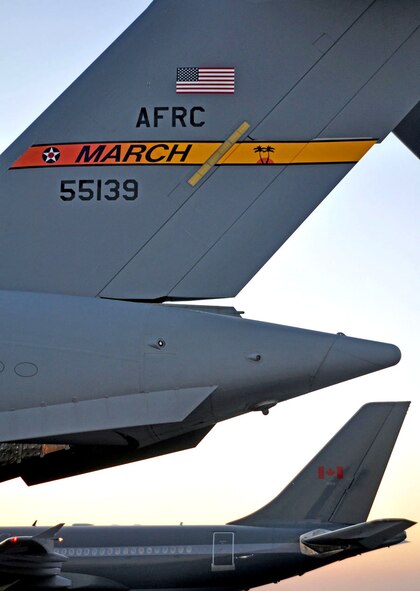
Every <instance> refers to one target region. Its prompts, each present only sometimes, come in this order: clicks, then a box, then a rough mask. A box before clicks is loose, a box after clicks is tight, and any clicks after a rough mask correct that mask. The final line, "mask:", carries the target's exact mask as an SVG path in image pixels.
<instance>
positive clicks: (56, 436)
mask: <svg viewBox="0 0 420 591" xmlns="http://www.w3.org/2000/svg"><path fill="white" fill-rule="evenodd" d="M399 359H400V351H399V349H398V348H397V347H395V346H394V345H390V344H386V343H378V342H375V341H367V340H362V339H356V338H351V337H346V336H344V335H342V334H327V333H321V332H316V331H310V330H304V329H298V328H293V327H288V326H282V325H274V324H268V323H264V322H257V321H253V320H246V319H243V318H240V317H237V316H232V315H230V314H228V315H226V314H217V313H216V314H215V313H212V312H211V311H210V312H207V311H203V309H202V308H199V309H198V310H194V309H193V307H182V306H170V305H166V306H162V305H160V304H143V303H131V302H120V301H110V300H104V299H98V298H85V297H75V296H63V295H51V294H33V293H25V292H0V361H1V363H2V367H3V371H2V372H1V373H0V441H1V442H10V443H16V442H20V443H39V444H54V445H57V444H58V445H65V446H70V448H68V449H67V448H66V449H64V450H63V449H61V448H60V449H58V450H57V449H56V448H53V450H54V453H50V454H48V455H47V457H44V458H42V462H41V463H40V465H39V470H41V474H42V478H44V479H48V468H47V466H49V463H50V462H52V463H54V461H55V460H53V458H54V457H57V461H58V458H60V464H61V466H62V470H63V472H62V476H63V475H65V468H64V467H65V466H66V465H67V464H66V459H65V458H67V457H68V458H70V463H71V465H72V468H71V469H70V467H69V474H72V473H78V472H77V467H76V466H74V461H75V459H76V458H79V460H80V468H79V471H80V472H83V471H84V470H85V469H86V468H87V467H88V466H90V469H94V468H95V456H96V463H97V464H96V465H97V467H103V466H104V465H114V464H119V463H124V462H125V461H134V459H141V458H143V457H151V456H153V455H159V454H160V453H168V452H170V451H173V450H177V449H179V445H181V447H185V444H186V441H185V439H182V441H181V443H180V442H179V437H181V436H185V435H188V434H189V433H191V434H192V435H193V437H192V440H191V442H192V444H193V445H196V444H197V438H196V437H194V433H196V432H198V431H199V432H200V433H202V432H203V430H209V429H210V428H211V426H213V425H214V424H215V423H217V422H218V421H221V420H225V419H228V418H231V417H234V416H238V415H240V414H243V413H246V412H249V411H252V410H257V409H259V410H264V411H265V410H266V409H268V408H270V407H271V406H273V405H274V404H276V403H277V402H281V401H283V400H287V399H289V398H293V397H295V396H299V395H302V394H306V393H308V392H313V391H315V390H317V389H319V388H324V387H326V386H329V385H332V384H336V383H339V382H342V381H344V380H348V379H351V378H355V377H358V376H361V375H365V374H368V373H371V372H374V371H378V370H380V369H383V368H385V367H389V366H391V365H394V364H395V363H398V361H399ZM202 436H203V435H202ZM199 439H200V437H199ZM199 439H198V440H199ZM162 442H167V443H168V445H167V446H166V447H165V448H164V450H165V451H162V446H160V447H159V445H158V448H157V449H156V450H155V451H154V447H153V446H155V445H156V444H161V443H162ZM171 442H172V444H173V445H171ZM72 446H75V448H76V449H75V448H74V447H72ZM77 446H85V447H84V448H82V450H81V453H80V454H77V455H76V456H75V455H74V454H75V451H76V452H77ZM86 446H110V448H109V450H108V452H107V451H106V448H101V451H100V453H99V452H98V450H95V449H94V448H93V449H92V451H91V452H87V451H86ZM116 446H117V447H118V451H116V450H115V447H116ZM32 451H33V450H32ZM126 451H127V452H128V453H127V455H125V452H126ZM4 452H5V453H4V455H3V456H2V457H1V458H0V462H1V463H3V466H0V478H2V479H7V478H12V477H16V476H18V475H22V477H24V478H25V479H26V473H27V472H26V466H32V468H31V473H32V476H30V477H29V481H32V482H33V481H37V477H36V476H34V475H33V473H34V472H35V473H36V467H35V466H33V461H34V459H33V457H31V456H30V457H26V458H22V457H21V456H19V454H18V456H17V457H18V459H20V460H21V461H20V463H18V462H17V461H16V462H15V460H14V459H13V456H12V457H11V454H10V453H9V449H6V450H4ZM56 454H57V455H56ZM24 455H25V454H24ZM41 455H42V447H41V448H40V456H41ZM107 455H109V458H108V460H107V459H106V457H107ZM80 456H82V457H85V458H89V459H88V460H87V459H84V460H82V459H81V458H80ZM38 459H39V458H38ZM107 461H109V462H110V463H108V464H107ZM11 465H14V469H13V470H12V471H10V470H9V467H10V466H11ZM56 474H57V472H56V468H54V469H52V472H51V476H50V477H54V475H56ZM38 481H40V480H38ZM41 481H42V480H41Z"/></svg>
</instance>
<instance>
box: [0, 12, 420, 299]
mask: <svg viewBox="0 0 420 591" xmlns="http://www.w3.org/2000/svg"><path fill="white" fill-rule="evenodd" d="M419 24H420V3H418V2H413V1H412V0H399V1H398V2H373V1H372V0H358V1H357V2H356V1H354V0H323V1H322V2H309V1H308V0H283V1H282V2H278V1H277V2H276V1H275V0H265V1H259V0H258V1H257V0H212V1H211V2H209V1H208V0H182V2H176V1H174V0H172V1H168V0H154V1H153V2H152V3H151V4H150V6H149V7H148V8H147V10H146V11H145V12H144V13H143V14H141V15H140V16H139V18H138V19H137V20H136V21H135V22H134V23H133V24H132V25H131V26H130V27H129V28H128V29H127V30H126V31H125V32H124V33H123V34H122V35H121V36H120V37H119V38H118V39H117V40H116V41H115V42H114V43H113V44H112V45H111V46H110V47H109V48H108V49H107V50H106V51H105V52H104V53H103V54H102V55H101V56H100V57H99V58H98V59H97V60H96V61H95V62H94V63H93V64H92V65H91V66H90V67H89V68H88V69H87V70H86V72H84V73H83V74H82V75H81V76H80V77H79V78H78V79H77V80H76V81H75V82H74V83H73V84H72V85H71V86H70V87H69V88H68V89H67V90H66V91H65V92H64V93H63V94H62V95H61V96H60V97H59V98H58V99H57V100H56V101H55V102H54V103H53V104H52V105H51V106H50V107H49V108H48V109H47V110H46V111H45V112H44V113H43V114H42V115H41V116H40V117H39V118H38V119H37V120H36V121H35V122H34V123H33V124H32V125H31V126H30V127H29V128H28V129H27V130H26V131H25V132H24V133H23V134H22V135H21V136H20V137H19V138H18V139H17V140H16V141H15V142H14V143H13V144H12V145H11V146H10V147H9V148H8V149H7V150H6V151H5V152H4V154H3V155H2V156H0V227H1V231H0V252H1V254H2V257H1V263H0V289H5V290H19V291H32V292H47V293H64V294H68V295H83V296H100V297H104V298H111V299H123V300H142V301H155V302H161V301H165V300H169V301H182V300H187V301H190V300H197V299H205V300H207V299H211V298H225V297H233V296H235V295H236V294H237V293H238V292H239V291H240V290H241V289H242V288H243V286H244V285H245V284H246V283H247V282H248V281H249V280H250V279H251V278H252V277H253V276H254V275H255V273H256V272H257V271H258V270H259V269H260V268H261V267H262V266H263V265H264V264H265V263H266V262H267V260H268V259H269V258H270V257H271V256H272V255H273V254H274V253H275V252H276V251H277V249H278V248H280V247H281V246H282V244H284V242H285V241H286V240H287V239H288V238H289V237H290V236H291V235H292V234H293V232H295V230H296V229H297V228H298V227H299V226H300V224H302V222H303V221H304V220H305V219H306V218H307V217H308V216H309V215H310V213H311V212H312V211H313V210H314V209H315V208H316V207H317V206H318V205H319V204H320V203H321V202H322V201H323V199H324V198H325V197H326V196H327V195H328V194H329V193H330V191H331V190H332V189H333V188H334V187H335V186H336V185H337V183H339V182H340V180H341V179H342V178H343V177H344V176H345V175H346V174H347V173H348V172H349V171H350V170H351V169H352V168H353V166H354V165H355V164H356V163H357V162H358V161H359V160H360V159H361V158H362V157H363V155H364V154H365V153H366V152H367V151H368V150H369V149H370V148H371V147H372V146H373V145H374V144H375V143H376V142H381V141H382V140H383V139H384V138H385V137H386V136H387V135H388V133H390V132H391V131H392V130H393V129H395V128H396V126H398V124H399V122H400V121H401V120H403V119H404V117H405V116H406V115H407V113H408V112H409V111H410V110H411V109H412V108H413V106H414V105H415V103H416V102H417V101H418V96H419V83H418V55H419V53H420V29H419ZM92 27H94V23H92ZM86 43H89V40H88V39H87V40H86ZM244 47H246V48H247V50H246V51H244ZM71 50H72V48H71V46H70V47H69V52H71ZM12 51H13V50H11V54H10V59H13V53H12ZM28 91H29V93H30V91H31V89H30V88H29V89H28ZM409 121H411V119H410V120H409ZM409 127H410V124H409ZM400 131H401V130H400ZM402 133H403V135H404V136H405V133H404V131H403V132H402ZM5 220H7V222H6V221H5ZM2 222H3V223H2Z"/></svg>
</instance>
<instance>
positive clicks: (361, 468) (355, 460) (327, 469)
mask: <svg viewBox="0 0 420 591" xmlns="http://www.w3.org/2000/svg"><path fill="white" fill-rule="evenodd" d="M409 404H410V403H409V402H389V403H385V402H384V403H371V404H366V405H365V406H363V407H362V408H361V409H360V411H359V412H358V413H357V414H356V415H355V416H354V417H353V418H352V419H351V420H350V421H349V422H348V423H347V424H346V425H345V426H344V427H343V428H342V429H341V430H340V431H339V432H338V433H337V435H336V436H335V437H334V438H333V439H331V441H330V442H329V443H327V445H326V446H325V447H324V448H323V449H322V450H321V451H320V452H319V454H317V455H316V456H315V457H314V459H313V460H311V462H310V463H309V464H308V465H307V466H306V467H305V468H304V469H303V470H302V472H300V473H299V474H298V475H297V476H296V477H295V478H294V479H293V481H292V482H291V483H290V484H289V485H288V486H287V488H285V489H284V491H282V492H281V493H280V495H278V496H277V497H276V498H275V499H273V500H272V501H271V502H270V503H268V504H267V505H266V506H265V507H263V508H262V509H259V510H258V511H256V512H255V513H252V514H251V515H248V516H247V517H244V518H242V519H239V520H237V521H234V522H232V523H235V524H238V525H268V524H275V523H278V522H280V523H281V522H285V521H286V522H288V521H301V520H304V519H320V520H322V521H325V522H328V521H330V522H335V523H359V522H361V521H365V520H366V519H367V516H368V514H369V511H370V508H371V506H372V503H373V500H374V498H375V495H376V492H377V490H378V487H379V484H380V482H381V480H382V476H383V474H384V471H385V468H386V466H387V463H388V460H389V457H390V455H391V452H392V449H393V447H394V444H395V441H396V439H397V437H398V433H399V431H400V428H401V425H402V423H403V421H404V418H405V415H406V413H407V410H408V407H409Z"/></svg>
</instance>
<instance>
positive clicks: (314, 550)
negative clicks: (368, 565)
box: [300, 519, 415, 556]
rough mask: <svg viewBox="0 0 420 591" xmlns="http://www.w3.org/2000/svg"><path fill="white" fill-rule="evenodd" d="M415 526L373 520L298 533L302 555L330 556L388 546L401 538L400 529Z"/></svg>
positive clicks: (408, 523) (397, 520) (412, 522)
mask: <svg viewBox="0 0 420 591" xmlns="http://www.w3.org/2000/svg"><path fill="white" fill-rule="evenodd" d="M413 525H415V522H414V521H410V520H408V519H377V520H375V521H368V522H367V523H358V524H356V525H350V526H348V527H342V528H340V529H336V530H334V531H327V530H313V531H311V532H308V533H306V534H303V535H302V536H300V546H301V550H302V552H303V553H304V554H309V555H314V554H316V555H321V556H322V555H324V556H326V555H331V554H332V553H336V552H341V551H343V550H352V549H354V550H361V549H369V550H373V549H374V548H379V547H381V546H386V545H391V544H393V543H397V542H399V541H403V540H404V539H405V533H404V530H406V529H408V528H409V527H411V526H413Z"/></svg>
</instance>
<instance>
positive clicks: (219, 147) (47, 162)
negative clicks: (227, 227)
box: [11, 121, 376, 187]
mask: <svg viewBox="0 0 420 591" xmlns="http://www.w3.org/2000/svg"><path fill="white" fill-rule="evenodd" d="M248 129H249V124H248V123H247V122H246V121H245V122H244V123H242V125H240V126H239V127H238V129H237V130H236V131H235V132H234V133H233V134H232V135H231V136H230V137H229V138H228V139H227V140H226V141H225V142H223V143H222V142H186V141H182V142H103V143H100V142H96V143H86V144H83V143H80V144H60V143H56V144H54V146H53V147H54V150H53V151H51V146H45V145H41V146H39V145H37V146H31V147H30V148H28V149H27V150H26V152H24V154H22V155H21V156H20V157H19V158H18V160H16V162H15V163H14V164H13V165H12V166H11V168H14V169H19V168H41V167H43V168H56V167H62V166H77V167H79V166H103V165H108V166H148V165H151V166H158V165H159V164H164V165H169V166H177V165H190V166H199V167H200V168H199V169H198V170H197V172H196V173H195V174H194V175H193V176H192V177H191V178H190V179H189V180H188V182H189V184H190V185H191V186H193V187H194V186H195V185H196V184H197V183H198V182H199V181H200V180H201V179H202V178H203V177H204V176H205V175H206V174H207V173H208V172H209V171H210V170H211V169H212V168H213V167H214V166H223V165H265V164H273V165H281V166H284V165H288V164H323V163H336V162H337V163H338V162H358V161H359V160H360V159H361V158H362V157H363V156H364V154H366V152H367V151H368V150H369V149H370V148H371V147H372V146H373V145H374V144H375V143H376V142H375V140H325V141H313V142H255V141H253V142H248V141H245V142H238V140H239V139H240V138H241V136H243V134H244V133H246V131H247V130H248ZM49 150H50V151H51V153H52V154H53V157H52V158H50V157H49Z"/></svg>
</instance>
